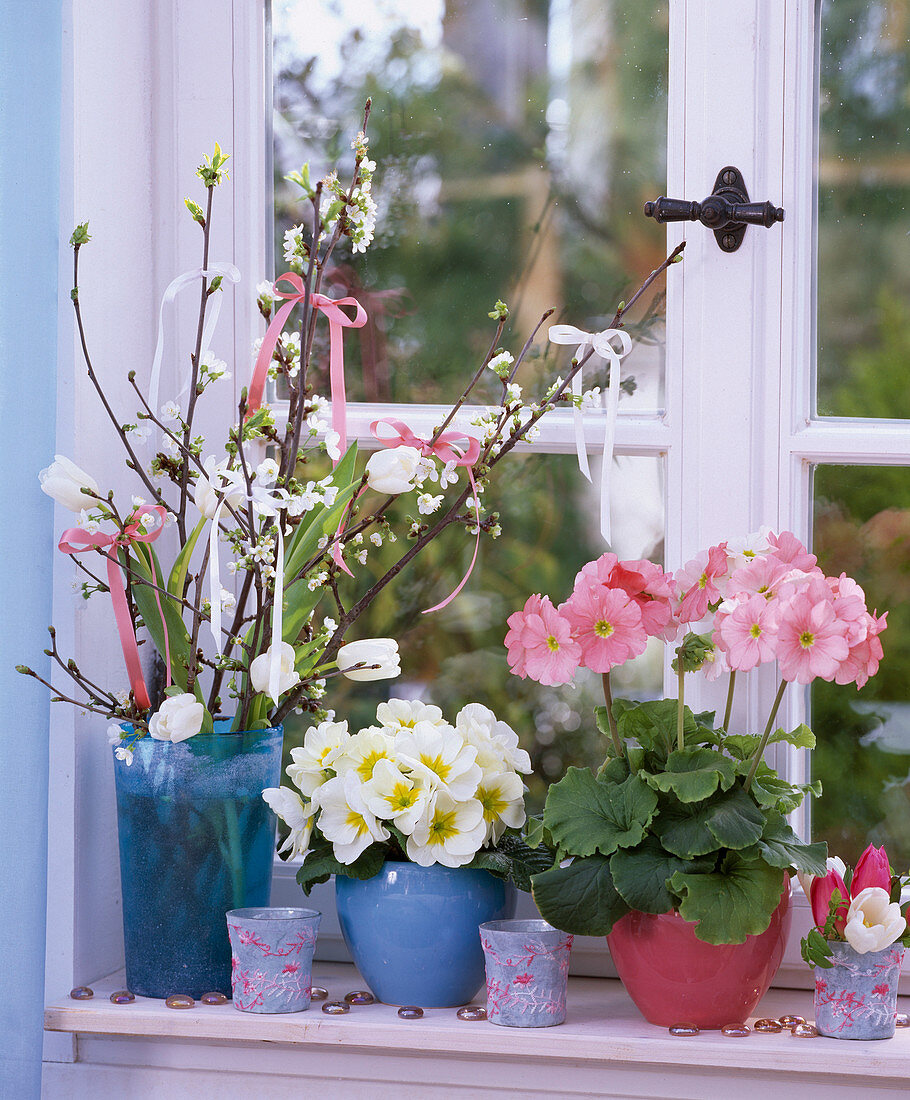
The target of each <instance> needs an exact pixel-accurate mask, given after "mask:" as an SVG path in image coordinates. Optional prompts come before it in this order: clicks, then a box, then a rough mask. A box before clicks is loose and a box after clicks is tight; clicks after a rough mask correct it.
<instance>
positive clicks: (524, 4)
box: [273, 0, 669, 412]
mask: <svg viewBox="0 0 910 1100" xmlns="http://www.w3.org/2000/svg"><path fill="white" fill-rule="evenodd" d="M668 7H669V4H668V2H667V0H662V2H659V3H652V4H647V5H643V4H640V3H638V2H636V0H615V2H614V3H611V4H604V3H602V2H601V0H552V2H550V3H547V2H545V0H489V2H485V3H480V2H476V0H470V2H468V0H448V2H443V0H387V2H385V3H382V4H379V3H376V4H365V3H363V2H362V0H275V3H274V18H273V24H274V28H275V66H274V70H275V129H274V135H275V139H274V143H275V167H276V183H275V188H276V190H275V211H276V227H275V228H276V256H277V257H278V259H277V261H276V262H277V263H279V264H280V263H281V257H282V255H283V235H284V233H285V231H286V230H287V229H288V228H290V227H291V226H292V225H294V224H295V223H297V222H299V221H300V220H301V218H302V216H303V208H302V207H301V205H300V204H298V202H297V195H298V194H299V193H300V192H299V189H298V188H296V186H294V185H291V184H288V183H287V182H286V181H285V180H284V179H283V176H284V175H285V174H286V173H287V172H290V171H291V170H293V169H296V168H299V167H300V165H301V163H302V162H303V161H305V160H309V161H310V162H311V163H312V170H313V178H314V179H318V178H319V177H320V175H322V174H323V173H324V172H325V171H327V168H328V166H330V165H331V164H333V163H334V159H335V156H336V155H338V154H340V156H341V160H342V163H346V162H349V161H350V157H351V154H350V150H349V148H348V143H349V140H350V137H351V136H352V133H353V132H354V131H355V130H356V128H357V119H358V118H359V117H360V114H361V112H362V109H363V103H364V101H365V99H366V97H367V95H371V96H372V98H373V115H372V120H371V123H370V134H371V149H372V153H373V155H374V159H375V160H376V161H377V164H378V168H377V172H376V176H375V178H374V188H373V190H374V196H375V198H376V200H377V202H378V205H379V218H378V222H377V233H376V240H375V242H374V244H373V245H372V246H371V247H370V248H369V250H368V251H367V252H366V253H365V254H364V255H359V256H357V257H355V258H354V259H355V261H356V262H353V263H352V262H351V257H349V256H344V255H339V256H338V261H339V262H338V263H337V264H336V266H335V268H334V271H333V274H332V280H333V281H332V282H331V284H330V286H329V290H330V292H331V293H333V294H341V293H351V294H354V295H355V296H356V297H358V298H359V300H360V301H361V302H362V304H363V305H364V308H365V309H366V310H367V312H368V313H369V314H370V316H371V323H370V324H369V325H368V326H367V327H366V328H364V329H362V330H360V335H359V339H358V338H353V337H352V338H350V339H349V340H348V341H347V342H346V343H347V345H349V346H350V352H348V349H347V347H346V357H347V356H348V355H349V356H350V358H349V363H350V369H349V371H348V376H349V383H348V392H349V396H350V397H351V399H352V400H367V401H417V402H427V403H437V402H439V403H445V402H447V401H448V400H449V399H450V398H451V397H452V396H453V393H455V392H460V389H461V386H462V383H463V380H464V379H465V377H466V374H467V372H468V371H469V370H470V369H471V368H472V367H473V366H475V365H476V363H477V362H478V360H479V358H480V357H482V356H483V355H484V353H485V352H486V349H487V347H488V344H489V340H490V336H491V330H490V324H489V320H488V318H487V313H488V311H489V310H490V309H491V308H492V306H493V304H494V302H495V301H496V299H497V298H504V299H505V300H506V301H507V302H508V304H509V306H510V307H511V310H512V317H511V320H510V328H509V329H507V330H506V333H505V334H504V337H503V344H504V346H505V347H506V348H507V349H508V350H510V351H512V352H513V353H516V352H517V351H518V350H519V349H520V347H521V346H522V344H523V343H524V340H525V339H526V337H527V335H528V333H529V332H530V331H531V329H532V328H533V326H534V324H535V323H536V322H537V321H538V320H539V318H540V316H541V314H542V313H543V312H544V310H546V309H548V308H550V307H556V309H557V313H556V315H555V316H554V318H553V321H554V322H555V321H557V320H561V321H565V322H568V323H571V324H574V325H578V326H580V327H582V328H585V329H587V330H596V329H599V328H603V327H604V326H605V325H606V324H607V323H608V322H609V320H610V318H611V317H612V316H613V313H614V311H615V308H616V306H617V305H618V304H619V302H620V300H622V299H623V298H625V297H628V295H629V292H630V289H634V287H635V286H637V285H638V280H639V279H640V277H643V276H644V275H646V274H647V273H648V272H649V271H650V270H652V269H653V268H654V267H655V266H656V265H657V264H658V263H660V261H661V260H662V259H663V258H664V256H665V254H666V253H665V247H666V246H665V230H664V228H663V227H662V226H659V225H657V224H655V223H654V222H652V221H651V220H650V219H647V218H645V217H644V216H643V213H642V204H643V203H644V202H645V201H646V200H647V199H649V198H655V197H656V196H657V195H659V194H661V193H663V191H664V190H665V181H666V131H667V123H666V117H667V101H666V94H667V18H668V17H667V10H668ZM279 270H281V269H280V268H279ZM639 306H640V308H639V307H636V309H635V310H633V312H632V313H631V314H630V316H629V319H628V320H629V329H630V331H631V332H633V335H636V334H637V335H638V336H639V338H640V342H639V343H638V344H637V345H636V347H635V349H634V350H633V352H632V353H631V355H630V356H629V357H628V358H627V359H626V361H625V364H624V367H625V369H624V377H625V376H626V374H628V375H631V376H634V378H635V382H636V386H637V388H636V391H635V393H634V394H633V395H632V396H626V397H625V398H624V399H623V401H622V408H623V409H625V410H627V411H632V410H635V411H637V412H642V411H645V412H654V411H656V410H658V409H659V408H660V407H661V406H662V402H663V396H662V392H663V369H664V368H663V360H664V337H663V290H662V284H661V288H660V289H658V290H657V291H656V292H655V294H654V296H652V297H650V298H649V297H647V296H645V298H643V299H642V300H641V301H640V303H639ZM320 335H321V336H323V335H324V334H320ZM358 345H359V346H358ZM546 349H547V344H546V341H545V338H544V340H543V341H542V346H541V351H542V352H543V351H545V350H546ZM572 350H573V349H568V348H561V349H555V348H550V349H549V351H548V352H547V354H548V355H549V357H550V358H549V362H548V364H547V370H548V372H552V371H553V370H554V364H559V365H560V369H562V365H563V364H567V363H568V362H569V359H570V357H571V353H572ZM539 369H540V366H539V363H538V364H537V365H533V364H529V366H528V368H527V371H526V373H525V375H524V377H523V378H522V379H520V380H521V381H522V382H523V383H524V384H525V385H526V386H531V385H532V383H533V381H534V379H533V374H534V371H535V370H539ZM587 379H588V380H589V384H597V382H598V381H599V380H598V379H596V378H595V372H594V371H588V372H587ZM488 381H489V385H490V387H491V389H490V393H489V395H485V394H483V393H480V394H478V400H481V401H483V400H488V399H489V400H494V399H495V387H494V384H493V383H494V379H493V378H492V376H491V377H490V379H489V380H488ZM532 392H533V390H532Z"/></svg>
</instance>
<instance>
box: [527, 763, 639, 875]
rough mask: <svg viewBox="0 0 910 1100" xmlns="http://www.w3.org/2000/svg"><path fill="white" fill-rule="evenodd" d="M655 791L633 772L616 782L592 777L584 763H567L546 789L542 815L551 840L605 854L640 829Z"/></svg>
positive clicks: (630, 842)
mask: <svg viewBox="0 0 910 1100" xmlns="http://www.w3.org/2000/svg"><path fill="white" fill-rule="evenodd" d="M656 808H657V795H655V794H654V792H653V791H652V790H649V789H648V787H647V785H646V784H645V783H643V782H642V781H641V780H640V779H639V778H638V776H635V775H632V776H629V778H628V779H626V780H624V781H623V782H622V783H618V784H617V783H613V782H608V781H604V780H600V779H596V778H595V776H594V774H593V773H592V772H591V771H590V769H587V768H569V770H568V771H567V772H566V774H565V776H564V777H563V778H562V779H560V781H559V782H558V783H554V784H553V785H552V786H551V787H550V789H549V791H548V792H547V801H546V805H545V806H544V814H543V820H544V824H545V825H546V827H547V828H548V829H549V830H550V833H551V834H552V836H553V840H554V842H555V843H556V844H557V845H558V846H559V847H560V848H561V849H564V850H565V851H567V852H570V853H571V854H572V855H579V856H590V855H593V854H594V853H595V852H600V853H601V854H602V855H606V856H608V855H610V854H611V853H612V852H615V851H616V849H617V848H619V847H623V848H626V847H632V846H634V845H635V844H638V843H639V842H640V841H641V839H642V837H644V835H645V829H647V827H648V825H650V823H651V818H652V817H653V816H654V811H655V809H656Z"/></svg>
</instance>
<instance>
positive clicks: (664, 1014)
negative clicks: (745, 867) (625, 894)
mask: <svg viewBox="0 0 910 1100" xmlns="http://www.w3.org/2000/svg"><path fill="white" fill-rule="evenodd" d="M790 915H791V914H790V879H789V877H786V878H785V883H784V889H783V893H782V894H781V898H780V904H779V905H778V907H777V908H776V909H775V910H774V914H773V916H772V917H771V923H770V925H768V928H767V929H766V930H765V931H764V932H762V933H761V935H758V936H748V937H747V938H746V942H745V943H739V944H721V945H715V944H711V943H703V942H702V941H701V940H699V939H696V936H695V932H694V930H693V929H694V928H695V925H694V924H691V923H690V922H689V921H685V920H683V918H682V917H681V916H680V915H679V914H678V913H676V912H672V913H662V914H660V915H655V914H652V913H639V912H632V913H627V914H626V915H625V916H624V917H622V918H621V919H620V920H618V921H617V922H616V924H615V925H614V926H613V931H612V932H611V933H610V934H609V936H607V943H608V944H609V946H610V954H611V955H612V956H613V962H614V963H615V964H616V970H617V972H618V973H619V976H620V978H621V979H622V983H623V985H624V986H625V987H626V990H627V991H628V993H629V996H630V997H631V998H632V1000H633V1001H634V1002H635V1005H636V1007H637V1008H638V1010H639V1011H640V1012H641V1014H642V1015H643V1016H644V1018H645V1019H646V1020H647V1021H648V1022H649V1023H652V1024H659V1025H660V1026H661V1027H672V1025H673V1024H683V1023H685V1024H695V1025H696V1026H697V1027H700V1028H721V1027H725V1026H726V1025H727V1024H741V1023H743V1022H744V1021H745V1020H746V1018H747V1017H748V1016H750V1015H751V1014H752V1012H753V1010H754V1009H755V1006H756V1005H757V1004H758V1002H759V1001H760V1000H761V998H762V997H763V996H764V995H765V993H766V992H767V991H768V987H769V986H770V984H771V980H772V979H773V977H774V975H775V974H776V973H777V968H778V967H779V966H780V963H781V959H782V958H783V955H784V947H785V946H786V943H787V936H788V934H789V931H790Z"/></svg>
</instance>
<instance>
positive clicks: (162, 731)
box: [149, 691, 205, 742]
mask: <svg viewBox="0 0 910 1100" xmlns="http://www.w3.org/2000/svg"><path fill="white" fill-rule="evenodd" d="M204 717H205V708H204V707H203V705H202V703H200V702H199V700H198V699H197V698H196V696H195V695H193V693H192V692H189V691H186V692H184V693H183V694H182V695H171V696H169V697H168V698H167V699H165V700H164V702H163V703H162V704H161V706H160V707H159V708H158V712H157V713H156V714H153V715H152V717H151V718H150V719H149V733H150V734H151V735H152V737H154V738H155V740H156V741H175V742H176V741H186V739H187V738H188V737H195V736H196V734H197V733H198V732H199V731H200V730H201V729H202V720H203V718H204Z"/></svg>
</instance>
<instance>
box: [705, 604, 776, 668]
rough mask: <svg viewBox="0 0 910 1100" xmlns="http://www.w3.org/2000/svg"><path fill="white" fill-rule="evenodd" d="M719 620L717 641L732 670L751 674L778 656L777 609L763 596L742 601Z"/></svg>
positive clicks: (715, 636)
mask: <svg viewBox="0 0 910 1100" xmlns="http://www.w3.org/2000/svg"><path fill="white" fill-rule="evenodd" d="M722 610H723V605H721V608H720V609H719V610H718V614H717V618H716V620H715V629H714V638H715V640H716V641H717V644H718V645H719V646H720V648H721V649H722V650H724V652H725V653H726V654H727V660H728V662H729V666H730V668H731V669H733V670H735V671H736V672H748V671H749V670H750V669H753V668H755V666H756V665H761V664H764V663H765V662H766V661H773V660H774V658H775V656H776V641H777V607H776V604H775V603H774V602H769V601H768V600H767V599H765V597H764V596H763V595H755V596H749V597H748V598H747V599H745V600H741V601H740V602H739V603H737V605H736V606H735V607H734V608H733V610H732V611H730V612H728V613H726V614H723V615H722V614H721V611H722Z"/></svg>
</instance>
